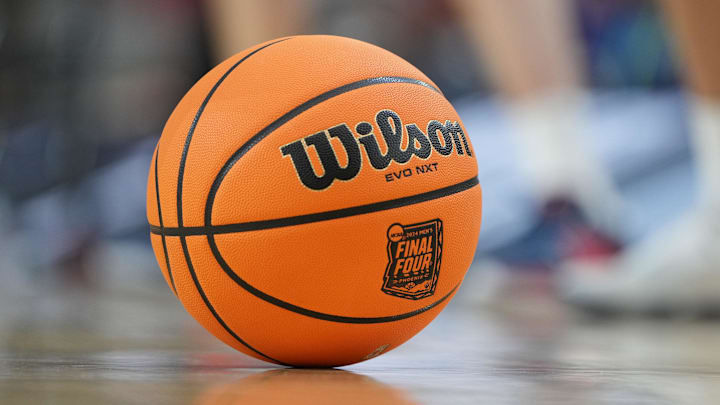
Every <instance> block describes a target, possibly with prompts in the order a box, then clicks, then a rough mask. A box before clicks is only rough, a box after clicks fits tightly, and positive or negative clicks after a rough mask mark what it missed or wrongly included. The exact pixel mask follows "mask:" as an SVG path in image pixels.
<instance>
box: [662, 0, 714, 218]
mask: <svg viewBox="0 0 720 405" xmlns="http://www.w3.org/2000/svg"><path fill="white" fill-rule="evenodd" d="M661 3H662V5H663V9H664V11H665V14H666V16H667V20H668V23H669V26H670V28H671V29H672V30H673V32H674V40H675V46H676V48H677V52H678V55H679V56H680V57H679V60H678V62H679V63H678V65H679V67H680V68H681V69H682V72H683V77H684V79H685V82H686V84H687V88H688V90H689V98H690V109H691V115H690V125H691V128H690V133H691V136H692V137H693V138H692V143H693V146H694V152H695V160H696V163H697V174H698V180H699V192H700V193H699V196H698V197H699V199H698V201H699V203H700V204H701V205H712V206H714V207H716V208H720V52H718V41H720V24H718V18H720V2H718V1H715V0H693V1H674V0H663V1H662V2H661Z"/></svg>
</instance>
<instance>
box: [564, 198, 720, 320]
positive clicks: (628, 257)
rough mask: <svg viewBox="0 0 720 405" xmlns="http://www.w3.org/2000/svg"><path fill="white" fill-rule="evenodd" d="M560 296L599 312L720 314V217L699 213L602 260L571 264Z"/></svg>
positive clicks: (569, 263) (567, 266) (565, 265)
mask: <svg viewBox="0 0 720 405" xmlns="http://www.w3.org/2000/svg"><path fill="white" fill-rule="evenodd" d="M558 288H559V292H560V296H561V297H562V298H563V299H564V300H565V301H567V302H569V303H572V304H575V305H577V306H579V307H580V308H583V309H586V310H589V311H592V312H598V313H612V312H630V313H660V314H664V313H668V314H678V313H688V314H706V313H707V314H713V315H717V314H720V213H714V214H713V215H709V214H707V213H706V214H704V215H703V214H701V213H699V212H698V213H696V214H694V215H689V216H686V217H684V218H682V219H681V220H679V221H677V222H675V223H673V224H671V225H670V226H667V227H665V228H664V229H662V230H661V231H659V232H657V233H656V234H654V235H652V236H651V237H650V238H649V239H647V240H644V241H642V242H641V243H639V244H637V245H635V246H630V247H629V248H628V249H627V250H626V251H624V252H623V253H621V254H619V255H617V256H615V257H612V258H610V259H606V260H604V261H598V260H595V261H592V260H589V259H585V260H573V261H568V262H565V263H564V264H562V265H561V268H560V271H559V272H558Z"/></svg>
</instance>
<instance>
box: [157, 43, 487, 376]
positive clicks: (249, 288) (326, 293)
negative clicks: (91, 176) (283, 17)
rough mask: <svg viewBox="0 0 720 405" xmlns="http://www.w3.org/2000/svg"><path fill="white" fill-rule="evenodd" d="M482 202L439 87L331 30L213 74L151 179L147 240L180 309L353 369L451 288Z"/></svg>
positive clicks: (260, 349)
mask: <svg viewBox="0 0 720 405" xmlns="http://www.w3.org/2000/svg"><path fill="white" fill-rule="evenodd" d="M480 212H481V191H480V187H479V185H478V180H477V162H476V160H475V154H474V152H473V149H472V146H471V144H470V139H469V138H468V136H467V133H466V131H465V128H464V127H463V125H462V123H461V122H460V119H459V118H458V115H457V113H456V112H455V110H454V109H453V107H452V106H451V105H450V103H449V102H448V101H447V100H446V99H445V97H444V96H443V94H442V92H441V91H440V90H439V89H438V88H437V86H435V84H433V82H432V81H430V79H428V78H427V77H426V76H425V75H424V74H422V73H421V72H420V71H419V70H417V69H416V68H415V67H413V66H412V65H410V64H409V63H407V62H406V61H404V60H403V59H401V58H399V57H397V56H395V55H393V54H392V53H390V52H388V51H385V50H383V49H381V48H378V47H376V46H373V45H370V44H367V43H364V42H360V41H357V40H353V39H349V38H342V37H334V36H297V37H288V38H281V39H277V40H273V41H270V42H266V43H264V44H261V45H258V46H256V47H253V48H251V49H248V50H245V51H243V52H241V53H239V54H237V55H235V56H233V57H231V58H230V59H228V60H226V61H224V62H222V63H221V64H219V65H218V66H216V67H215V68H214V69H212V70H211V71H210V72H208V73H207V74H206V75H205V76H204V77H203V78H201V79H200V80H199V81H198V82H197V83H196V84H195V85H194V86H193V87H192V88H191V89H190V91H188V93H187V94H186V95H185V96H184V97H183V98H182V100H180V103H179V104H178V105H177V107H176V108H175V110H174V111H173V113H172V115H171V116H170V118H169V119H168V122H167V124H166V125H165V129H164V130H163V133H162V137H161V138H160V141H159V142H158V145H157V148H156V150H155V155H154V157H153V162H152V165H151V167H150V176H149V179H148V193H147V216H148V221H149V223H150V230H151V235H150V236H151V240H152V245H153V249H154V250H155V255H156V256H157V259H158V264H159V265H160V268H161V269H162V272H163V275H164V276H165V278H166V280H167V282H168V284H169V285H170V287H171V288H172V290H173V291H174V292H175V294H176V295H177V296H178V298H179V299H180V301H182V303H183V305H184V306H185V308H186V309H187V311H188V312H190V314H191V315H192V316H193V317H195V319H196V320H197V321H198V322H200V323H201V324H202V325H203V326H204V327H205V328H206V329H207V330H209V331H210V332H212V333H213V334H214V335H215V336H217V337H218V338H219V339H220V340H222V341H223V342H225V343H227V344H228V345H230V346H232V347H234V348H236V349H237V350H239V351H241V352H243V353H246V354H249V355H251V356H254V357H257V358H259V359H262V360H266V361H270V362H274V363H278V364H284V365H295V366H338V365H345V364H350V363H356V362H359V361H362V360H366V359H369V358H372V357H374V356H377V355H379V354H381V353H384V352H387V351H388V350H391V349H393V348H395V347H397V346H398V345H400V344H401V343H403V342H404V341H406V340H407V339H409V338H410V337H412V336H413V335H415V334H416V333H418V331H420V330H421V329H422V328H423V327H425V326H426V325H427V324H428V323H429V322H430V321H431V320H432V319H433V318H435V316H437V314H438V313H439V312H440V311H441V310H442V308H443V307H444V306H445V305H447V303H448V302H449V301H450V299H451V298H452V296H453V295H454V294H455V292H456V291H457V289H458V287H459V286H460V283H461V282H462V280H463V277H464V276H465V272H466V271H467V268H468V266H469V265H470V262H471V261H472V258H473V253H474V251H475V245H476V243H477V238H478V233H479V230H480Z"/></svg>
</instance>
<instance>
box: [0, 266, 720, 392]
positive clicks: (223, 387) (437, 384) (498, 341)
mask: <svg viewBox="0 0 720 405" xmlns="http://www.w3.org/2000/svg"><path fill="white" fill-rule="evenodd" d="M513 285H514V287H511V288H508V289H507V291H503V293H502V294H500V296H499V298H497V299H495V300H493V301H491V302H490V303H479V302H478V300H477V299H476V297H475V296H474V294H473V293H474V291H475V288H476V287H477V286H476V285H473V283H467V284H466V285H465V286H463V291H462V295H461V296H459V297H458V299H456V300H455V301H454V302H453V303H452V304H451V305H450V307H448V309H447V310H446V311H445V312H443V313H442V314H441V315H440V317H439V318H438V319H437V320H436V321H435V322H433V323H432V324H431V326H429V327H428V328H427V329H426V330H425V331H423V332H422V333H421V334H420V335H418V336H417V337H416V338H414V339H413V340H411V341H410V342H408V343H407V344H405V345H404V346H402V347H400V348H399V349H397V350H395V351H393V352H391V353H389V354H386V355H383V356H380V357H379V358H376V359H373V360H371V361H368V362H365V363H361V364H357V365H354V366H349V367H345V368H342V369H336V370H308V369H304V370H303V369H281V368H273V367H272V366H269V365H267V364H264V363H261V362H259V361H255V360H252V359H248V358H246V357H244V356H242V355H239V354H237V353H235V352H233V351H232V350H231V349H228V348H226V347H224V346H223V345H222V344H221V343H219V342H217V341H216V340H215V339H214V338H213V337H211V336H210V335H209V334H208V333H206V332H205V331H204V330H202V329H201V328H200V327H199V326H197V325H196V324H195V323H194V321H192V320H191V319H190V318H189V316H188V315H187V314H186V313H185V312H184V310H183V309H182V308H181V306H180V304H179V303H178V302H177V301H176V300H175V298H174V297H173V296H172V295H171V294H170V293H169V291H167V288H163V289H151V290H140V291H112V292H111V291H94V292H87V291H81V290H69V291H68V290H64V291H62V292H54V293H52V294H45V295H44V296H42V297H41V296H28V295H24V296H15V295H14V294H9V293H6V292H5V293H3V294H2V295H0V403H1V404H198V405H199V404H273V403H283V404H343V405H351V404H362V405H370V404H395V405H405V404H535V403H538V404H702V403H707V404H719V403H720V322H712V321H697V320H689V319H682V320H638V319H621V320H610V321H607V320H606V321H597V320H592V319H588V318H584V317H580V316H577V315H576V314H574V313H572V312H569V311H568V310H567V309H566V308H565V307H564V306H562V305H560V304H558V303H557V302H555V301H554V300H553V299H552V297H551V295H550V294H549V291H550V288H549V287H548V286H547V283H546V281H543V280H540V279H537V277H534V278H533V277H530V278H528V277H524V278H521V280H519V281H517V282H514V284H513Z"/></svg>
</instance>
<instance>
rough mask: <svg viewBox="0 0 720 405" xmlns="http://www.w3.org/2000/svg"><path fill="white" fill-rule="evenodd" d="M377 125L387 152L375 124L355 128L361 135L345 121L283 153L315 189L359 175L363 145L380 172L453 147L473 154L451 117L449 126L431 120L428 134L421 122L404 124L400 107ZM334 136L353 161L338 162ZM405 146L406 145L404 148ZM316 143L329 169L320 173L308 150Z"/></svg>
mask: <svg viewBox="0 0 720 405" xmlns="http://www.w3.org/2000/svg"><path fill="white" fill-rule="evenodd" d="M375 123H376V124H377V127H378V128H379V129H380V133H381V134H382V137H383V140H384V143H385V149H386V151H385V153H383V152H382V150H381V147H380V144H379V143H378V136H376V135H375V134H374V133H372V132H373V126H372V125H371V124H370V123H369V122H360V123H358V124H357V125H356V126H355V132H357V134H358V135H360V137H359V138H357V139H356V138H355V135H354V134H353V132H352V131H351V130H350V128H349V127H348V126H347V125H346V124H340V125H336V126H334V127H332V128H330V129H327V130H325V131H320V132H318V133H315V134H313V135H309V136H306V137H305V138H303V139H298V140H297V141H294V142H291V143H289V144H287V145H284V146H283V147H281V148H280V151H281V152H282V155H283V156H290V158H291V159H292V163H293V165H294V166H295V171H296V172H297V174H298V177H299V178H300V181H301V182H302V184H304V185H305V187H308V188H310V189H313V190H323V189H326V188H328V187H330V185H331V184H332V183H333V181H335V179H338V180H345V181H348V180H352V179H353V178H355V176H357V175H358V173H359V172H360V167H361V165H362V154H361V147H362V149H364V150H365V154H366V155H367V157H368V160H370V165H371V166H372V167H373V168H375V169H376V170H383V169H386V168H387V167H388V166H389V165H390V163H391V162H393V161H394V162H397V163H399V164H401V165H404V164H406V163H407V162H408V161H410V159H411V158H412V157H413V156H417V157H419V158H420V159H427V158H429V157H430V155H431V154H432V153H433V151H435V152H437V153H438V154H439V155H440V156H448V155H450V154H452V152H453V150H455V152H456V153H457V154H458V155H465V156H472V153H471V152H470V146H469V145H468V142H467V138H466V137H465V132H463V130H462V127H461V126H460V124H459V123H458V122H457V121H454V122H453V121H449V120H447V121H445V123H444V124H443V123H442V122H440V121H437V120H431V121H429V122H428V123H427V126H426V127H425V132H423V131H422V130H421V129H420V128H418V126H417V125H416V124H407V125H405V126H403V123H402V121H401V120H400V117H399V116H398V115H397V113H395V112H394V111H391V110H381V111H379V112H378V113H377V114H375ZM328 135H329V137H328ZM331 138H337V139H338V140H339V141H340V143H341V144H342V146H343V149H345V154H346V155H347V164H346V165H345V166H344V167H341V166H340V163H339V162H338V159H337V155H336V152H335V150H334V148H333V146H332V145H331V143H330V140H331ZM403 145H406V146H405V147H404V148H403ZM311 146H312V147H313V148H315V151H316V152H317V155H318V157H319V158H320V164H321V165H322V168H323V170H322V172H323V173H322V175H320V176H318V175H317V174H316V173H315V170H314V169H313V166H312V163H311V162H310V157H309V156H308V152H307V150H306V148H309V147H311Z"/></svg>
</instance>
